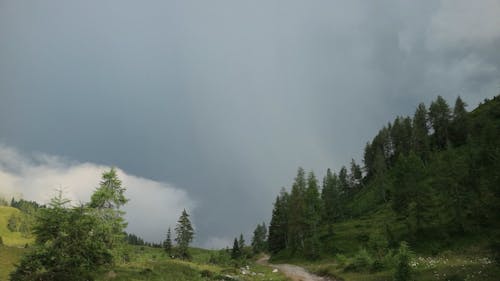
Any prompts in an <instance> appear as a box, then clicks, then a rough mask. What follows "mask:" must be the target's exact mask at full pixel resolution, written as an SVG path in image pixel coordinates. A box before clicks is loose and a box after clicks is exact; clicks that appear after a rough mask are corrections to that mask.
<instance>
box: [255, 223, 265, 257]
mask: <svg viewBox="0 0 500 281" xmlns="http://www.w3.org/2000/svg"><path fill="white" fill-rule="evenodd" d="M266 235H267V228H266V224H265V223H262V225H260V224H258V225H257V227H256V228H255V230H254V232H253V237H252V251H253V253H254V254H258V253H261V252H264V251H265V250H266Z"/></svg>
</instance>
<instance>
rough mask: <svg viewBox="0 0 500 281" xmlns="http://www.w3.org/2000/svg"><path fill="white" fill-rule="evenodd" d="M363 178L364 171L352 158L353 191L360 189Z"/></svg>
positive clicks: (351, 179)
mask: <svg viewBox="0 0 500 281" xmlns="http://www.w3.org/2000/svg"><path fill="white" fill-rule="evenodd" d="M362 178H363V172H362V171H361V167H360V166H359V165H358V164H356V161H355V160H354V159H352V160H351V173H350V174H349V185H350V187H351V193H352V192H353V191H355V190H357V189H359V187H360V185H361V179H362Z"/></svg>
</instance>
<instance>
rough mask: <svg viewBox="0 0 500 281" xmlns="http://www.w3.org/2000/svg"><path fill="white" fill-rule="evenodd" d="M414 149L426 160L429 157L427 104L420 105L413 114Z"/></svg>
mask: <svg viewBox="0 0 500 281" xmlns="http://www.w3.org/2000/svg"><path fill="white" fill-rule="evenodd" d="M412 127H413V133H412V149H413V151H414V152H415V153H416V154H417V155H418V156H419V157H420V158H421V159H422V160H424V161H427V160H428V159H429V153H430V144H429V125H428V122H427V109H426V108H425V104H423V103H421V104H419V105H418V107H417V110H416V111H415V114H414V115H413V126H412Z"/></svg>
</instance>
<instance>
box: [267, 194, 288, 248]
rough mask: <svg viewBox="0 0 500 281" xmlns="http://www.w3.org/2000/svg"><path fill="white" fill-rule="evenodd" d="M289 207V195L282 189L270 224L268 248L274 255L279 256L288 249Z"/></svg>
mask: <svg viewBox="0 0 500 281" xmlns="http://www.w3.org/2000/svg"><path fill="white" fill-rule="evenodd" d="M288 206H289V195H288V193H287V192H286V191H285V189H282V190H281V192H280V195H278V197H277V198H276V201H275V203H274V209H273V214H272V217H271V223H270V224H269V238H268V248H269V252H271V253H272V254H277V253H279V252H280V251H282V250H284V249H285V248H286V247H287V241H288V216H289V215H288Z"/></svg>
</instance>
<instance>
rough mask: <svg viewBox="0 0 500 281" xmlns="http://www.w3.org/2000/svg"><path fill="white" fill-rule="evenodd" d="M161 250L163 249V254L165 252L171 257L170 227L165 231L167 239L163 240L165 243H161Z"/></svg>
mask: <svg viewBox="0 0 500 281" xmlns="http://www.w3.org/2000/svg"><path fill="white" fill-rule="evenodd" d="M163 248H164V249H165V252H167V254H168V255H169V256H171V255H172V233H171V231H170V227H169V228H168V231H167V238H166V239H165V242H163Z"/></svg>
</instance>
